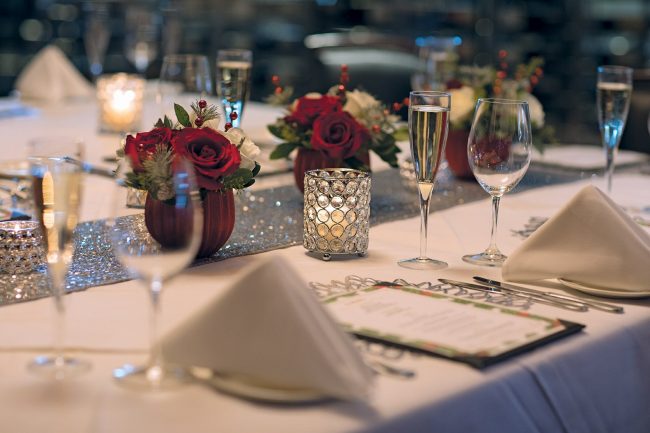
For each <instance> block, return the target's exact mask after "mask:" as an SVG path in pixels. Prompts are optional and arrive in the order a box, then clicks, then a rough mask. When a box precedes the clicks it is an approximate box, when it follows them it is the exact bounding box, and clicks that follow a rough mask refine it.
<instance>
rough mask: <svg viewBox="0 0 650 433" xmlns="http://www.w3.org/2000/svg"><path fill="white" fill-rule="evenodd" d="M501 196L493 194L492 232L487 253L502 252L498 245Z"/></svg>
mask: <svg viewBox="0 0 650 433" xmlns="http://www.w3.org/2000/svg"><path fill="white" fill-rule="evenodd" d="M500 202H501V196H499V195H493V196H492V231H491V232H490V246H489V247H488V248H487V250H485V252H486V253H487V254H500V251H499V248H498V247H497V227H498V223H499V203H500Z"/></svg>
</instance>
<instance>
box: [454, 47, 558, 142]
mask: <svg viewBox="0 0 650 433" xmlns="http://www.w3.org/2000/svg"><path fill="white" fill-rule="evenodd" d="M507 55H508V53H507V52H506V51H505V50H501V51H500V52H499V68H497V69H495V68H493V67H466V66H460V67H458V72H457V75H456V77H457V78H455V79H453V80H450V81H449V82H447V85H446V87H447V91H448V92H449V93H450V94H451V100H452V104H451V113H450V118H449V121H450V126H451V129H452V130H461V129H464V130H468V131H469V129H470V126H471V123H472V116H473V114H474V107H475V105H476V101H477V99H478V98H487V97H494V98H505V99H521V100H524V101H527V102H528V108H529V111H530V121H531V123H532V128H533V145H534V146H535V147H536V148H537V149H538V150H540V151H542V150H543V148H544V147H545V145H547V144H549V143H553V142H554V141H555V137H554V136H555V131H554V129H553V128H552V127H551V126H549V125H545V114H544V108H543V107H542V104H541V103H540V102H539V100H538V99H537V98H536V97H535V96H534V95H533V94H532V91H533V89H534V88H535V86H536V85H537V84H538V83H539V80H540V79H541V78H542V75H543V69H542V65H543V63H544V61H543V60H542V59H541V58H539V57H534V58H532V59H531V60H530V61H529V62H528V63H526V64H520V65H517V67H516V68H515V70H514V76H513V77H510V76H509V75H510V71H509V67H508V63H507V61H506V58H507Z"/></svg>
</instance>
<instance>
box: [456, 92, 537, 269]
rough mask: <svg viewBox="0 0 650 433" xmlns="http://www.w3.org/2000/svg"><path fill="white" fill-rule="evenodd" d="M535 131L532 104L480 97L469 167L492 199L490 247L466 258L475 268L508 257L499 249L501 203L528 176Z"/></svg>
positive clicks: (471, 137)
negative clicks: (531, 113) (503, 197)
mask: <svg viewBox="0 0 650 433" xmlns="http://www.w3.org/2000/svg"><path fill="white" fill-rule="evenodd" d="M531 146H532V132H531V126H530V114H529V112H528V103H527V102H525V101H515V100H510V99H490V98H486V99H484V98H480V99H479V100H478V102H477V104H476V109H475V111H474V119H473V120H472V129H471V130H470V133H469V139H468V141H467V156H468V159H469V165H470V167H471V169H472V172H473V173H474V176H475V177H476V180H477V181H478V183H479V184H480V185H481V186H482V187H483V189H484V190H485V191H486V192H487V193H488V194H490V195H491V196H492V232H491V237H490V245H489V246H488V247H487V249H486V250H485V251H484V252H482V253H479V254H471V255H466V256H463V260H464V261H466V262H468V263H472V264H475V265H483V266H501V264H502V263H503V262H504V261H505V259H506V256H505V255H503V254H502V253H501V251H499V248H497V243H496V238H497V223H498V217H499V202H500V201H501V197H502V196H503V194H505V193H507V192H508V191H510V190H512V189H513V188H514V187H515V186H517V184H518V183H519V181H520V180H521V179H522V178H523V177H524V174H526V171H527V170H528V166H529V165H530V158H531Z"/></svg>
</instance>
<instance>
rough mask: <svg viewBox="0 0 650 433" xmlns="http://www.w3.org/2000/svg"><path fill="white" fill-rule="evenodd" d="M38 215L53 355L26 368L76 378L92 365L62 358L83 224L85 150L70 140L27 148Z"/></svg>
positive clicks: (47, 141) (36, 142) (37, 142)
mask: <svg viewBox="0 0 650 433" xmlns="http://www.w3.org/2000/svg"><path fill="white" fill-rule="evenodd" d="M27 153H28V161H29V169H30V175H31V177H32V181H33V184H32V185H33V186H32V194H33V197H34V212H35V215H36V219H37V220H38V221H39V222H40V226H41V231H42V233H43V245H44V250H45V255H46V260H47V273H48V279H49V284H50V291H51V293H52V298H53V299H54V305H55V308H56V313H55V314H56V322H55V324H54V334H55V337H54V354H53V356H39V357H37V358H36V359H34V360H33V361H32V362H31V363H30V364H28V366H27V368H28V370H29V371H30V372H32V373H34V374H37V375H39V376H44V377H48V378H53V379H57V380H62V379H66V378H69V377H74V376H78V375H79V374H82V373H84V372H86V371H88V370H89V369H90V363H88V362H86V361H83V360H79V359H76V358H71V357H69V356H66V355H65V353H64V341H63V340H64V335H63V334H64V332H63V331H64V328H65V326H64V322H65V310H66V308H65V296H64V295H65V281H66V273H67V271H68V267H69V266H70V263H71V262H72V256H73V253H74V249H75V246H74V241H73V232H74V229H75V227H76V226H77V221H78V220H79V208H80V203H81V181H82V173H81V166H80V164H78V163H75V161H80V160H82V155H83V145H82V143H81V142H80V141H78V140H74V139H72V138H63V137H62V138H47V139H39V140H34V141H32V142H30V143H29V146H28V151H27Z"/></svg>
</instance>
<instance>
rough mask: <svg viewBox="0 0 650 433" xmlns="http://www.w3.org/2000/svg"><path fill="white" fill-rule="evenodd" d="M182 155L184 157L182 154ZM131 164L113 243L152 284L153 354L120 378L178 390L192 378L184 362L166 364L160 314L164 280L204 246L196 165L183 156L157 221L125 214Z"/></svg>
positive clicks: (122, 173) (119, 192)
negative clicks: (160, 233) (156, 231)
mask: <svg viewBox="0 0 650 433" xmlns="http://www.w3.org/2000/svg"><path fill="white" fill-rule="evenodd" d="M177 158H178V157H177ZM126 174H127V166H126V164H120V166H119V167H118V170H117V183H116V186H115V194H114V198H113V203H112V206H113V218H111V219H110V220H109V222H108V223H107V225H108V231H109V234H110V239H111V244H112V245H113V251H114V253H115V256H116V257H117V259H118V260H119V261H120V263H122V265H124V266H125V267H126V268H127V269H128V270H129V271H130V272H132V273H133V274H134V275H135V276H136V277H137V278H139V279H140V280H141V281H142V282H143V283H145V284H146V285H147V287H148V288H149V293H150V295H151V299H150V300H151V312H150V342H151V349H150V357H149V361H148V363H147V364H146V365H144V366H133V365H130V364H126V365H124V366H122V367H119V368H117V369H115V370H114V371H113V377H114V378H115V379H116V380H117V381H118V383H120V384H123V385H125V386H127V387H130V388H133V389H136V390H141V391H156V390H165V389H173V388H176V387H178V386H180V385H182V384H183V383H184V382H185V381H186V380H187V377H188V376H187V375H186V373H185V371H184V370H183V369H182V368H180V367H174V366H169V365H166V364H165V363H164V361H163V358H162V350H161V347H160V344H159V335H158V331H159V326H158V319H159V313H160V308H161V305H160V297H161V294H162V291H163V283H165V282H166V281H168V280H169V279H170V278H172V277H174V276H175V275H177V274H178V273H180V272H181V271H182V270H183V269H185V267H186V266H187V265H189V264H190V263H191V262H192V260H193V259H194V257H195V256H196V253H197V251H198V248H199V245H200V243H201V233H202V229H203V211H202V206H201V199H200V194H199V191H198V187H197V185H196V182H195V180H194V172H193V169H192V166H191V164H189V163H188V162H187V161H185V160H183V159H177V160H176V161H175V162H174V163H173V164H172V165H171V173H170V174H169V177H168V178H167V179H166V180H165V181H164V184H162V185H161V186H160V187H161V188H163V187H164V188H165V189H166V190H170V191H173V198H171V199H169V200H167V201H166V203H168V204H162V202H161V205H162V206H166V211H165V212H164V214H156V213H153V214H151V218H153V220H152V221H147V223H145V221H144V220H143V219H142V218H141V217H138V216H136V217H134V216H127V217H121V216H120V215H122V214H123V213H124V211H125V207H124V191H123V189H124V188H123V187H122V185H123V184H124V182H125V180H126ZM149 224H157V225H158V227H159V228H160V227H162V229H163V230H164V232H165V237H166V239H163V240H161V242H162V243H160V242H158V241H157V240H156V239H154V238H153V237H152V236H151V235H150V233H149V231H148V229H147V226H148V225H149Z"/></svg>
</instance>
